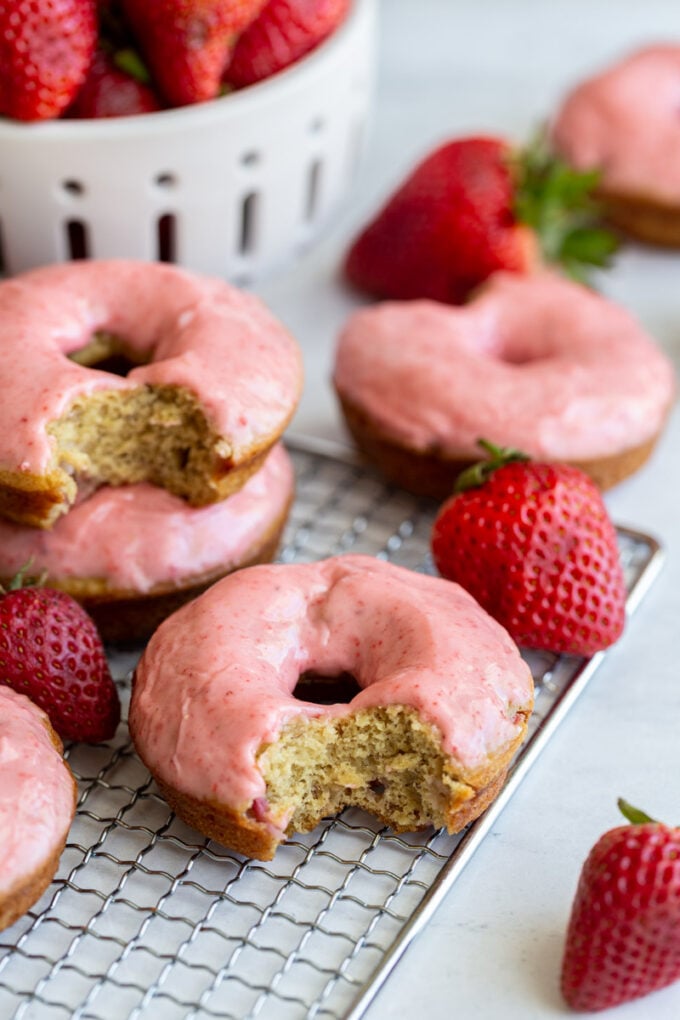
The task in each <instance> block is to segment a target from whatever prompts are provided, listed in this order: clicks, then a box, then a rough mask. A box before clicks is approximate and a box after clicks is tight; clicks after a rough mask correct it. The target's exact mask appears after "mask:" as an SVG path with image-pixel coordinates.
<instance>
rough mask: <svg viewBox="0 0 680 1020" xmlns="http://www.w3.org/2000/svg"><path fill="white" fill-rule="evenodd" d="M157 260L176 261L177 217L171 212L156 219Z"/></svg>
mask: <svg viewBox="0 0 680 1020" xmlns="http://www.w3.org/2000/svg"><path fill="white" fill-rule="evenodd" d="M158 261H159V262H176V261H177V218H176V217H175V216H173V215H172V213H165V214H164V215H163V216H161V217H159V220H158Z"/></svg>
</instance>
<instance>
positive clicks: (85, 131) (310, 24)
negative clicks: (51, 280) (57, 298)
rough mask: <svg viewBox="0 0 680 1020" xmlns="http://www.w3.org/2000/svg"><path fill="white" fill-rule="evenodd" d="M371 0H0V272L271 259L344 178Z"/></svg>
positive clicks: (295, 238)
mask: <svg viewBox="0 0 680 1020" xmlns="http://www.w3.org/2000/svg"><path fill="white" fill-rule="evenodd" d="M375 5H376V4H375V0H30V2H29V0H19V2H18V3H16V2H12V3H10V2H9V0H0V167H1V171H0V268H1V269H2V270H4V271H5V272H6V273H10V274H13V273H17V272H21V271H23V270H25V269H29V268H31V267H33V266H37V265H43V264H45V263H48V262H61V261H68V260H70V259H76V258H88V257H92V258H116V257H121V258H138V259H143V260H156V259H158V260H161V261H168V262H174V263H177V264H179V265H183V266H186V267H187V268H190V269H193V270H195V271H198V272H205V273H212V274H214V275H218V276H221V277H225V278H228V279H230V280H232V281H234V282H237V283H244V284H248V283H251V282H253V281H254V280H256V279H259V278H261V277H262V276H264V275H266V274H267V273H269V272H271V271H273V270H275V269H276V268H278V267H280V266H282V265H284V264H285V263H286V262H288V261H289V260H290V259H291V258H292V257H294V256H295V255H296V254H297V253H298V252H300V251H302V250H304V249H305V248H306V247H307V246H308V245H309V244H310V243H311V242H312V241H313V240H314V238H315V237H316V236H317V235H318V233H319V231H320V230H321V228H322V227H323V225H324V224H325V223H326V222H327V221H328V219H329V217H330V216H332V214H333V213H334V212H335V211H336V210H337V208H338V207H339V205H340V204H341V202H342V199H343V198H344V197H345V196H346V194H347V192H348V189H349V187H350V185H351V183H352V180H353V176H354V171H355V169H356V166H357V164H358V161H359V157H360V154H361V150H362V144H363V139H364V135H365V129H366V124H367V119H368V114H369V108H370V102H371V97H372V86H373V77H374V75H373V68H374V47H373V39H374V35H375V31H374V29H375Z"/></svg>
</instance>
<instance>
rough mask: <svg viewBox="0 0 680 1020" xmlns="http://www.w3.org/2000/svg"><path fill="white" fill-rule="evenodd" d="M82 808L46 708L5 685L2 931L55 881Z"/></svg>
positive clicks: (0, 800)
mask: <svg viewBox="0 0 680 1020" xmlns="http://www.w3.org/2000/svg"><path fill="white" fill-rule="evenodd" d="M75 810H76V784H75V782H74V779H73V776H72V775H71V770H70V769H69V767H68V765H67V764H66V762H65V761H64V759H63V757H62V746H61V741H60V740H59V737H58V736H57V734H56V733H55V732H54V730H53V729H52V727H51V726H50V723H49V720H48V718H47V716H46V715H45V713H44V712H43V711H42V710H41V709H39V708H38V707H37V705H34V704H33V702H31V701H29V700H28V698H26V697H24V695H23V694H17V693H16V692H15V691H13V690H12V689H11V688H10V687H5V686H3V685H2V684H0V847H2V853H0V931H2V930H3V929H4V928H8V927H9V926H10V924H14V922H15V921H16V920H17V919H18V918H19V917H21V916H22V914H25V913H26V911H27V910H28V909H29V907H31V906H33V904H34V903H35V902H36V901H37V900H38V899H40V897H41V896H42V894H43V892H44V891H45V889H47V887H48V885H49V884H50V882H51V881H52V878H53V877H54V873H55V871H56V870H57V865H58V864H59V858H60V856H61V852H62V850H63V849H64V843H65V842H66V836H67V834H68V830H69V828H70V827H71V822H72V821H73V816H74V814H75Z"/></svg>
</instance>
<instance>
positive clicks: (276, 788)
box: [129, 555, 533, 860]
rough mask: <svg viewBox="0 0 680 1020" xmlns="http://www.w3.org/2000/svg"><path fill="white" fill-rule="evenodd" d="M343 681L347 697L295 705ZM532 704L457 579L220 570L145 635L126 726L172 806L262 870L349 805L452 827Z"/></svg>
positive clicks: (351, 563)
mask: <svg viewBox="0 0 680 1020" xmlns="http://www.w3.org/2000/svg"><path fill="white" fill-rule="evenodd" d="M309 673H313V674H318V675H321V676H325V677H337V676H340V675H342V674H350V675H351V676H352V677H354V678H355V679H356V682H357V683H358V685H359V687H360V688H361V690H360V692H359V693H358V694H357V695H356V696H355V697H354V698H352V700H351V701H349V702H348V703H340V704H331V705H321V704H316V703H311V702H307V701H304V700H299V699H298V698H296V696H295V693H294V692H295V688H296V685H297V684H298V680H299V678H300V677H301V676H305V675H308V674H309ZM532 704H533V682H532V678H531V674H530V672H529V669H528V667H527V665H526V663H525V662H524V661H523V660H522V659H521V657H520V655H519V652H518V650H517V647H516V646H515V645H514V644H513V642H512V641H511V639H510V638H509V636H508V634H507V633H506V631H505V630H503V628H502V627H501V626H500V625H499V624H497V623H496V622H495V621H494V620H492V619H491V617H490V616H488V615H487V614H486V613H485V612H484V610H483V609H481V608H480V606H479V605H478V604H477V603H476V602H475V601H474V599H473V598H472V597H471V596H470V595H468V594H467V592H465V591H464V590H463V589H462V588H460V587H458V585H454V584H452V583H451V582H448V581H443V580H441V579H440V578H434V577H427V576H425V575H423V574H415V573H413V572H412V571H409V570H405V569H404V568H401V567H396V566H394V565H392V564H389V563H385V562H382V561H381V560H377V559H374V558H372V557H368V556H354V555H345V556H337V557H334V558H331V559H328V560H323V561H321V562H317V563H310V564H304V565H275V566H259V567H252V568H250V569H248V570H241V571H239V572H238V573H237V574H232V575H230V576H229V577H227V578H225V579H224V580H222V581H219V582H218V583H217V584H216V585H214V586H213V587H212V588H210V589H209V590H208V591H207V592H205V594H204V595H201V596H200V597H199V598H198V599H196V601H195V602H192V603H191V604H190V605H188V606H185V607H184V608H183V609H181V610H180V611H179V612H178V613H176V614H175V615H174V616H172V617H171V618H170V619H169V620H166V621H165V623H163V624H161V626H160V627H159V629H158V630H157V631H156V633H155V635H154V636H153V638H152V639H151V642H150V644H149V645H148V647H147V649H146V651H145V653H144V655H143V657H142V659H141V661H140V663H139V666H138V667H137V672H136V677H135V681H134V686H133V696H132V703H131V708H130V717H129V722H130V732H131V734H132V737H133V740H134V742H135V746H136V748H137V751H138V753H139V754H140V756H141V758H142V759H143V761H144V762H145V763H146V764H147V766H148V767H149V769H150V771H151V772H152V774H153V776H154V778H155V779H156V781H157V783H158V785H159V787H160V789H161V791H162V793H163V794H164V796H165V797H166V798H167V800H168V802H169V804H170V805H171V807H172V808H173V809H174V810H175V811H176V812H177V814H178V815H180V817H181V818H183V819H184V820H185V821H186V822H188V823H189V824H190V825H193V826H194V827H195V828H197V829H199V830H200V831H201V832H203V833H204V834H206V835H208V836H210V837H211V838H213V839H216V840H218V842H221V843H223V844H225V845H226V846H229V847H232V848H234V849H235V850H237V851H239V852H241V853H244V854H247V855H249V856H253V857H259V858H261V859H263V860H269V859H270V858H271V857H272V856H273V854H274V852H275V850H276V848H277V846H278V845H279V843H280V842H281V841H282V840H283V839H284V838H285V837H286V835H289V834H291V833H292V832H295V831H297V832H307V831H309V830H311V829H313V828H314V826H315V825H317V824H318V822H319V821H320V819H321V818H322V817H324V816H325V815H327V814H329V813H334V812H337V811H339V810H341V809H342V808H343V807H344V806H345V805H348V804H353V805H357V806H359V807H363V808H365V809H367V810H368V811H371V812H373V813H374V814H375V815H377V816H378V817H379V818H381V819H382V820H383V822H385V823H386V824H388V825H391V826H392V827H393V828H394V829H395V830H397V831H407V830H414V829H420V828H424V827H425V826H427V825H429V824H433V825H435V826H446V827H447V828H448V829H449V830H450V831H452V832H453V831H456V830H458V829H460V828H462V827H463V826H464V825H466V824H467V823H468V822H469V821H471V820H472V819H473V818H475V817H477V815H478V814H480V812H481V811H482V810H483V809H484V808H485V807H486V806H487V805H488V804H489V803H490V802H491V800H493V798H494V797H495V796H496V794H497V793H498V791H499V789H500V787H501V785H502V783H503V779H504V777H505V774H506V771H507V768H508V764H509V762H510V759H511V757H512V755H513V754H514V752H515V751H516V749H517V747H518V746H519V744H520V742H521V740H522V738H523V736H524V733H525V729H526V721H527V717H528V715H529V713H530V711H531V708H532Z"/></svg>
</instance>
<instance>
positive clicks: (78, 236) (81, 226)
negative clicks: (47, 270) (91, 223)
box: [66, 220, 90, 259]
mask: <svg viewBox="0 0 680 1020" xmlns="http://www.w3.org/2000/svg"><path fill="white" fill-rule="evenodd" d="M66 242H67V245H68V253H69V258H71V259H86V258H89V255H90V241H89V238H88V234H87V224H86V223H83V221H82V220H68V222H67V224H66Z"/></svg>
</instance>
